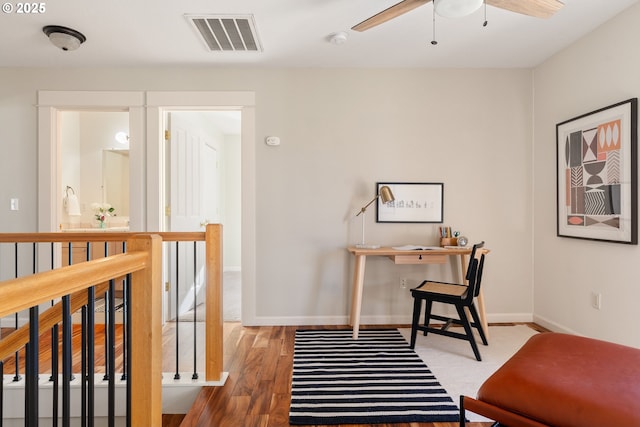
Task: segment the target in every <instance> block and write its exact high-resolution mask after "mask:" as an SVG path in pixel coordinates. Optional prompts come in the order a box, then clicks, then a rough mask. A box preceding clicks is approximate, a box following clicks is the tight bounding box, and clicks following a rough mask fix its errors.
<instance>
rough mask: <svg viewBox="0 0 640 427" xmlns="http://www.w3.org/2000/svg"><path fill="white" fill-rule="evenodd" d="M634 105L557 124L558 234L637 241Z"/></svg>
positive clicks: (633, 101) (613, 107)
mask: <svg viewBox="0 0 640 427" xmlns="http://www.w3.org/2000/svg"><path fill="white" fill-rule="evenodd" d="M637 104H638V99H637V98H633V99H629V100H627V101H623V102H619V103H617V104H614V105H610V106H608V107H604V108H601V109H599V110H596V111H593V112H591V113H587V114H584V115H582V116H579V117H575V118H573V119H570V120H567V121H564V122H562V123H559V124H557V125H556V146H557V191H558V194H557V196H558V199H557V203H558V204H557V216H558V218H557V221H558V222H557V235H558V236H560V237H573V238H577V239H589V240H602V241H607V242H616V243H627V244H634V245H635V244H637V243H638V218H637V215H638V214H637V211H638V209H637V204H638V191H637V175H638V171H637V163H638V162H637V139H638V132H637V129H638V123H637Z"/></svg>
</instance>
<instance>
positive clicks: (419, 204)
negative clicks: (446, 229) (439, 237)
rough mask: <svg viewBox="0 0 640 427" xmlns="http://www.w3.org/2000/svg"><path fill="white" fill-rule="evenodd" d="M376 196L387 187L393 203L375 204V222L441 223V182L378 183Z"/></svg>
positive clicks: (442, 187) (379, 202)
mask: <svg viewBox="0 0 640 427" xmlns="http://www.w3.org/2000/svg"><path fill="white" fill-rule="evenodd" d="M376 185H377V187H376V191H377V193H376V194H379V193H380V188H381V187H382V186H383V185H386V186H388V187H389V188H390V189H391V192H392V193H393V196H394V198H395V200H394V201H392V202H389V203H387V204H383V203H382V201H381V200H380V199H378V203H377V205H376V206H377V217H376V221H377V222H442V221H443V206H444V205H443V201H444V184H443V183H441V182H378V183H377V184H376Z"/></svg>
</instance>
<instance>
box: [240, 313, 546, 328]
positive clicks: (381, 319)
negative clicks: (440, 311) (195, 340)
mask: <svg viewBox="0 0 640 427" xmlns="http://www.w3.org/2000/svg"><path fill="white" fill-rule="evenodd" d="M247 320H248V319H247ZM487 321H488V322H489V323H510V322H518V323H521V322H533V321H534V316H533V314H531V313H493V314H488V315H487ZM242 324H243V325H245V326H299V325H309V326H317V325H348V324H349V316H297V317H276V316H273V317H271V316H256V317H255V318H253V319H251V324H249V323H247V322H246V321H245V319H244V318H243V321H242ZM360 324H361V325H409V324H411V313H407V314H399V315H386V316H366V315H365V316H361V317H360ZM541 326H544V325H541ZM545 327H546V326H545Z"/></svg>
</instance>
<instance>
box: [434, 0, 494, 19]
mask: <svg viewBox="0 0 640 427" xmlns="http://www.w3.org/2000/svg"><path fill="white" fill-rule="evenodd" d="M483 3H484V0H433V7H434V9H435V11H436V13H437V14H438V15H440V16H443V17H445V18H462V17H463V16H467V15H471V14H472V13H473V12H475V11H476V10H478V9H480V6H482V4H483Z"/></svg>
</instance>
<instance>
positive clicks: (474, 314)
mask: <svg viewBox="0 0 640 427" xmlns="http://www.w3.org/2000/svg"><path fill="white" fill-rule="evenodd" d="M469 311H470V312H471V317H473V322H474V323H475V325H476V329H477V330H478V334H480V339H482V344H484V345H488V344H489V343H488V342H487V336H486V335H485V333H484V329H483V328H482V323H481V322H480V316H478V310H476V307H475V306H474V305H473V304H471V305H470V306H469Z"/></svg>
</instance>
